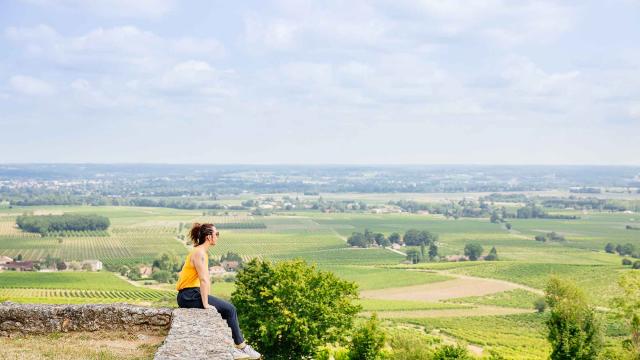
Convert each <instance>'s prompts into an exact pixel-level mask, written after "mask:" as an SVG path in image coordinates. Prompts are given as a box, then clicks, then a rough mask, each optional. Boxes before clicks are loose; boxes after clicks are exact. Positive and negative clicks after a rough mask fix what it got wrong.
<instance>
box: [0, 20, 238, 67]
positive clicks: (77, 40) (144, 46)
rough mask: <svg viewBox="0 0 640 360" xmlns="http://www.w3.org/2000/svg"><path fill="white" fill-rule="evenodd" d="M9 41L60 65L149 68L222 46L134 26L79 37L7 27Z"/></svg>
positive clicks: (218, 52)
mask: <svg viewBox="0 0 640 360" xmlns="http://www.w3.org/2000/svg"><path fill="white" fill-rule="evenodd" d="M5 35H6V37H7V38H8V39H9V40H12V41H13V42H15V43H18V44H20V45H21V46H24V47H25V50H26V53H27V54H28V55H30V56H34V57H44V58H46V59H47V60H53V61H56V62H58V63H62V64H74V65H87V64H88V65H95V64H96V63H103V64H104V63H107V64H112V65H119V66H126V67H127V68H128V69H131V68H130V67H133V68H135V69H138V70H145V71H153V70H157V66H160V65H166V64H169V63H172V62H175V60H176V58H178V57H183V56H184V57H194V56H195V57H200V58H204V59H218V58H220V57H222V56H223V55H224V52H225V50H224V47H223V45H222V44H221V43H220V42H218V41H217V40H216V39H212V38H193V37H176V38H163V37H160V36H158V35H156V34H154V33H152V32H150V31H144V30H141V29H139V28H137V27H135V26H119V27H113V28H97V29H94V30H92V31H89V32H88V33H86V34H84V35H80V36H71V37H65V36H62V35H61V34H59V33H58V32H56V31H55V30H54V29H52V28H51V27H49V26H46V25H39V26H36V27H32V28H28V27H27V28H17V27H10V28H8V29H7V30H6V31H5Z"/></svg>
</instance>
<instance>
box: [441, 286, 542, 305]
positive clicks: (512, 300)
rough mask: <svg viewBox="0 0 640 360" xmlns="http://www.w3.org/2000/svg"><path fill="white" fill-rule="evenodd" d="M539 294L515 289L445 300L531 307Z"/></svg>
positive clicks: (449, 301)
mask: <svg viewBox="0 0 640 360" xmlns="http://www.w3.org/2000/svg"><path fill="white" fill-rule="evenodd" d="M540 296H541V295H538V294H535V293H532V292H531V291H527V290H523V289H515V290H509V291H503V292H499V293H496V294H491V295H485V296H469V297H464V298H457V299H449V300H447V302H448V303H462V304H474V305H493V306H504V307H513V308H521V309H533V307H534V306H533V302H534V301H535V300H536V299H538V298H539V297H540Z"/></svg>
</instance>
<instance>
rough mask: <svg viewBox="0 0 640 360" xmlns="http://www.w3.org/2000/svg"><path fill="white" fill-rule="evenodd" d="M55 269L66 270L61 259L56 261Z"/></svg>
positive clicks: (65, 265)
mask: <svg viewBox="0 0 640 360" xmlns="http://www.w3.org/2000/svg"><path fill="white" fill-rule="evenodd" d="M56 269H58V270H67V264H65V263H64V261H62V260H61V259H56Z"/></svg>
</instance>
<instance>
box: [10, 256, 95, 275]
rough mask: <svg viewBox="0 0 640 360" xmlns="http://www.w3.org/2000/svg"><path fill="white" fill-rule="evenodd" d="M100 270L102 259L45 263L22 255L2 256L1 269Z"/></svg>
mask: <svg viewBox="0 0 640 360" xmlns="http://www.w3.org/2000/svg"><path fill="white" fill-rule="evenodd" d="M100 270H102V261H100V260H82V261H62V262H52V263H49V264H45V262H44V261H40V260H22V256H21V255H18V257H17V258H16V259H12V258H10V257H8V256H0V271H39V272H56V271H100Z"/></svg>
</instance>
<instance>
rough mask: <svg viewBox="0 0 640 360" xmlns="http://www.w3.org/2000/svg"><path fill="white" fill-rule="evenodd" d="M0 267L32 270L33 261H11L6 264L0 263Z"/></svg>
mask: <svg viewBox="0 0 640 360" xmlns="http://www.w3.org/2000/svg"><path fill="white" fill-rule="evenodd" d="M0 269H3V270H15V271H33V261H12V262H10V263H6V264H0Z"/></svg>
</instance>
